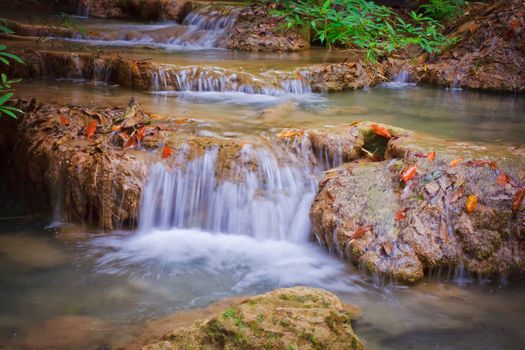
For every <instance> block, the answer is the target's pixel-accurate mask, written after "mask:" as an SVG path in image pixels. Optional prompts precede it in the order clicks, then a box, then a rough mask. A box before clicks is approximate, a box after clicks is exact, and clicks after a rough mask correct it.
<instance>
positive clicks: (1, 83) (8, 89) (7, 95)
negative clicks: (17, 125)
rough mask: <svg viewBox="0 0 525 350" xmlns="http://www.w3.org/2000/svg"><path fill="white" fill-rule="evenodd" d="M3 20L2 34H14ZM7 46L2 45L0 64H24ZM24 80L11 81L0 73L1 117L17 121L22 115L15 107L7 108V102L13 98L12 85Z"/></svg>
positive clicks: (0, 46) (1, 23)
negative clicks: (18, 115) (19, 115)
mask: <svg viewBox="0 0 525 350" xmlns="http://www.w3.org/2000/svg"><path fill="white" fill-rule="evenodd" d="M4 24H5V22H4V20H3V19H1V18H0V32H3V33H6V34H13V31H12V30H11V29H9V28H8V27H6V26H5V25H4ZM6 49H7V46H5V45H0V63H2V64H3V65H5V66H9V65H10V63H11V61H15V62H18V63H22V64H23V63H24V61H23V60H22V59H21V58H20V57H19V56H17V55H15V54H13V53H11V52H7V51H6ZM21 80H22V79H9V78H8V77H7V75H6V74H5V73H0V116H1V115H3V114H4V115H8V116H10V117H12V118H15V119H16V113H22V111H21V110H19V109H18V108H15V107H11V106H7V105H6V104H7V102H8V101H9V100H10V99H11V97H13V95H14V92H13V88H12V85H13V84H16V83H19V82H20V81H21Z"/></svg>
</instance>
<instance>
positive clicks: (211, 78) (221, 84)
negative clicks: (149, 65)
mask: <svg viewBox="0 0 525 350" xmlns="http://www.w3.org/2000/svg"><path fill="white" fill-rule="evenodd" d="M290 75H293V74H291V73H288V77H287V76H279V77H271V76H270V77H264V76H263V77H257V76H255V75H253V74H250V73H246V72H234V71H230V70H227V69H223V68H217V67H205V66H203V67H197V66H194V67H176V66H170V65H159V66H158V68H157V69H156V70H155V71H154V72H153V73H152V74H151V89H152V90H153V91H154V92H157V93H159V94H170V93H172V92H175V91H177V92H186V93H188V92H221V93H231V92H239V93H245V94H261V95H269V96H279V95H284V94H293V95H304V94H312V87H311V85H310V82H309V80H307V79H305V78H302V79H290V78H289V76H290ZM279 81H280V83H279Z"/></svg>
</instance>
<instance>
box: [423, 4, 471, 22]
mask: <svg viewBox="0 0 525 350" xmlns="http://www.w3.org/2000/svg"><path fill="white" fill-rule="evenodd" d="M465 4H466V3H465V1H464V0H429V1H428V3H425V4H423V5H421V9H423V11H424V12H425V14H427V15H428V16H429V17H432V18H434V19H437V20H446V19H450V18H454V17H456V16H457V15H459V14H460V13H461V12H462V10H463V8H464V7H465Z"/></svg>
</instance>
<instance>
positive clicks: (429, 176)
mask: <svg viewBox="0 0 525 350" xmlns="http://www.w3.org/2000/svg"><path fill="white" fill-rule="evenodd" d="M442 175H443V172H441V171H440V170H436V171H433V172H431V173H430V174H427V175H425V177H424V178H423V181H425V183H427V182H431V181H434V180H437V179H439V178H440V177H441V176H442Z"/></svg>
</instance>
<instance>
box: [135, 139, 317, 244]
mask: <svg viewBox="0 0 525 350" xmlns="http://www.w3.org/2000/svg"><path fill="white" fill-rule="evenodd" d="M186 157H187V155H186V154H185V153H184V152H182V153H181V155H180V156H179V159H177V161H176V163H177V164H185V166H180V167H179V166H175V167H174V168H173V169H170V168H168V167H166V165H165V164H157V165H155V166H154V167H153V169H151V172H150V175H149V181H148V183H147V186H146V188H145V190H144V195H143V202H142V210H141V219H140V229H141V231H143V232H144V231H146V232H147V231H149V230H152V229H154V228H160V229H168V228H171V227H175V228H199V229H202V230H206V231H211V232H222V233H229V234H243V235H248V236H251V237H254V238H257V239H274V240H287V241H293V242H303V241H307V240H308V237H309V234H310V220H309V216H308V212H309V209H310V205H311V202H312V200H313V198H314V195H315V190H316V186H317V180H316V179H317V178H316V177H315V176H313V175H312V173H313V172H312V169H305V168H304V165H301V164H302V163H299V162H294V161H293V159H292V158H293V157H291V158H289V159H288V161H286V162H284V163H283V161H282V160H280V159H279V158H278V157H277V156H276V155H275V154H274V153H273V152H272V151H270V150H266V149H261V148H256V147H254V146H251V145H245V146H244V147H243V148H242V150H241V152H240V155H239V159H237V160H235V165H232V167H233V172H232V173H231V174H230V175H229V176H228V178H226V179H221V177H220V174H217V167H216V164H217V158H218V150H217V148H212V149H210V150H208V151H207V152H206V153H205V154H204V155H203V156H202V157H199V158H196V159H194V160H192V161H189V162H187V161H186V160H187V158H186ZM303 164H304V163H303Z"/></svg>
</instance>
